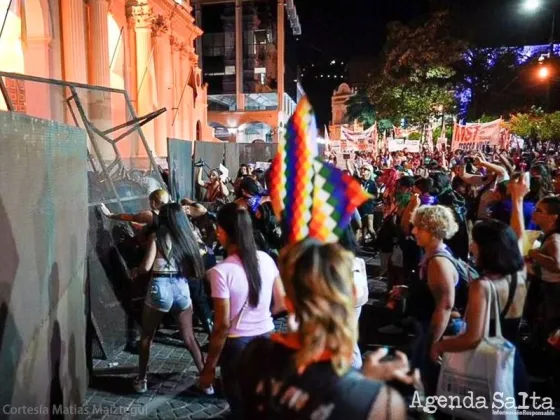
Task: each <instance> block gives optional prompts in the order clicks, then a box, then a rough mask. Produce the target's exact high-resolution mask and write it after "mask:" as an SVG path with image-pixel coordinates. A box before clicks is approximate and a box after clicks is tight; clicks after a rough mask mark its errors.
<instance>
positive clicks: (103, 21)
mask: <svg viewBox="0 0 560 420" xmlns="http://www.w3.org/2000/svg"><path fill="white" fill-rule="evenodd" d="M108 14H109V1H108V0H89V17H90V21H89V54H90V60H89V83H90V84H92V85H97V86H106V87H109V86H110V85H111V77H110V73H109V28H108V23H107V15H108ZM66 24H67V22H66V21H65V22H64V25H63V26H65V25H66ZM78 24H79V23H78Z"/></svg>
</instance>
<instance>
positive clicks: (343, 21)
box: [295, 0, 560, 127]
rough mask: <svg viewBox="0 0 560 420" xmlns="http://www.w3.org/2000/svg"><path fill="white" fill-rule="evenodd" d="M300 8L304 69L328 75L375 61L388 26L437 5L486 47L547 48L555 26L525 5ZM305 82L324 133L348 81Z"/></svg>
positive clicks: (463, 2)
mask: <svg viewBox="0 0 560 420" xmlns="http://www.w3.org/2000/svg"><path fill="white" fill-rule="evenodd" d="M295 3H296V7H297V11H298V14H299V17H300V22H301V25H302V31H303V33H302V35H301V36H300V37H299V41H298V61H299V65H300V67H301V68H309V67H310V66H311V64H314V66H315V67H314V69H313V70H314V71H316V72H323V70H324V69H328V64H329V63H330V62H331V60H337V61H338V60H340V61H344V62H346V63H347V62H349V61H351V60H352V59H355V58H358V57H364V56H366V57H375V56H376V55H378V54H379V52H380V51H381V49H382V48H383V45H384V43H385V36H386V26H387V23H389V22H391V21H395V20H399V21H402V22H405V23H406V22H411V21H414V20H415V19H418V18H421V17H422V16H425V15H427V14H428V13H429V12H430V10H433V8H434V7H435V6H436V5H439V6H442V5H443V6H444V7H448V8H451V10H453V16H454V17H455V19H456V21H455V22H456V29H457V31H458V32H459V33H461V34H462V35H463V36H464V37H467V38H468V39H469V40H470V41H471V42H472V43H474V44H477V45H481V46H482V45H484V46H500V45H508V46H509V45H529V44H545V43H547V42H548V37H549V34H550V28H551V20H552V13H551V11H550V10H546V9H543V10H541V11H539V12H538V13H537V14H535V15H533V16H531V15H526V14H522V13H521V12H520V4H521V3H522V0H439V1H438V0H432V1H430V0H391V1H388V0H346V1H344V2H342V1H335V0H295ZM558 26H560V23H559V24H558V25H557V28H558ZM557 33H560V31H557ZM556 38H558V36H557V37H556ZM303 80H304V86H303V87H304V89H305V91H306V92H307V94H308V95H309V97H310V99H311V101H312V103H313V105H314V107H315V109H316V113H317V118H318V123H319V126H320V127H322V126H323V125H325V124H328V122H329V121H330V98H331V95H332V92H333V90H334V88H335V87H336V86H337V85H338V84H340V83H341V82H342V81H343V80H336V79H335V80H330V81H329V82H327V81H322V80H316V79H315V78H313V77H305V78H304V79H303Z"/></svg>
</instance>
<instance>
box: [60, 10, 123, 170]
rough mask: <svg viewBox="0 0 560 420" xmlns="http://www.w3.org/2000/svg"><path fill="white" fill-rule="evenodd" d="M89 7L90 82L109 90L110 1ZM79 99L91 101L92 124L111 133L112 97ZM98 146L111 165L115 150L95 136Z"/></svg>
mask: <svg viewBox="0 0 560 420" xmlns="http://www.w3.org/2000/svg"><path fill="white" fill-rule="evenodd" d="M88 6H89V25H88V34H89V42H88V47H89V50H87V51H88V54H89V60H88V61H89V72H88V76H89V77H88V81H89V84H91V85H95V86H103V87H110V86H111V77H110V71H109V25H108V23H107V15H108V14H109V1H108V0H88ZM78 24H79V23H78ZM64 25H66V22H64ZM64 25H63V26H64ZM78 95H79V96H80V99H81V100H82V101H83V100H84V99H85V98H86V96H87V98H88V101H89V104H88V106H87V113H88V118H89V120H90V121H91V123H92V124H93V125H94V126H95V127H96V128H97V129H99V130H101V131H104V130H107V129H109V128H110V127H111V126H112V116H111V94H110V93H109V92H104V91H101V90H91V91H89V92H88V94H87V95H85V92H83V91H82V90H78ZM92 141H94V140H92ZM95 142H96V143H97V145H98V147H99V150H100V151H101V154H102V160H104V161H105V162H106V163H110V162H112V161H113V159H115V157H116V154H115V150H114V148H113V146H112V145H111V144H110V143H108V142H107V141H105V140H104V139H103V138H101V137H100V136H97V135H96V136H95ZM92 153H93V151H92Z"/></svg>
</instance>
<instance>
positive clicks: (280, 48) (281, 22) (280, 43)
mask: <svg viewBox="0 0 560 420" xmlns="http://www.w3.org/2000/svg"><path fill="white" fill-rule="evenodd" d="M277 14H278V16H277V26H278V31H277V34H276V38H277V39H276V49H277V59H276V62H277V67H278V68H277V69H276V77H277V86H278V87H277V89H278V124H277V126H276V133H275V134H276V136H275V137H276V139H275V140H276V142H279V141H280V138H281V136H282V133H283V129H282V127H280V121H283V120H284V73H285V70H284V66H285V49H286V39H285V33H284V32H285V18H284V0H278V13H277Z"/></svg>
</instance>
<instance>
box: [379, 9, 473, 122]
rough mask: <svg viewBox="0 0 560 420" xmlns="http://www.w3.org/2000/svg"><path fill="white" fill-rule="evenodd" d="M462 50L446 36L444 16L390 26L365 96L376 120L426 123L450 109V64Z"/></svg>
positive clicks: (453, 71)
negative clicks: (373, 109) (376, 117)
mask: <svg viewBox="0 0 560 420" xmlns="http://www.w3.org/2000/svg"><path fill="white" fill-rule="evenodd" d="M464 49H465V45H464V44H463V43H462V42H460V41H458V40H456V39H455V38H453V37H452V36H451V35H450V28H449V25H448V20H447V13H445V12H438V13H435V14H433V15H431V16H430V17H429V18H428V19H427V20H425V21H422V22H420V23H418V24H416V25H414V26H405V25H403V24H401V23H391V24H389V27H388V38H387V44H386V48H385V52H384V55H383V56H382V58H381V60H380V61H379V63H378V68H377V69H375V71H373V72H372V74H374V75H375V76H374V77H372V79H371V80H370V83H369V86H368V95H369V98H370V100H371V103H372V104H373V106H374V108H375V110H376V113H377V115H378V117H379V118H385V119H390V120H393V121H396V120H400V119H402V118H405V119H406V120H408V122H409V123H410V124H426V123H428V122H429V121H430V119H431V118H433V117H435V116H436V115H441V113H442V112H445V113H452V112H453V111H454V108H455V98H454V91H453V84H452V82H453V80H452V78H453V76H454V75H455V70H454V65H455V63H457V62H458V61H459V60H460V57H461V53H462V52H463V51H464Z"/></svg>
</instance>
